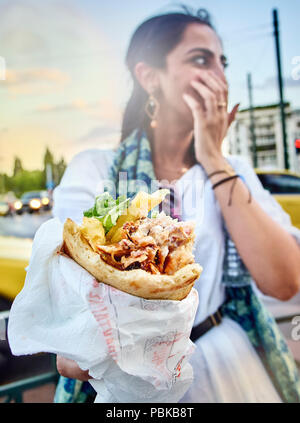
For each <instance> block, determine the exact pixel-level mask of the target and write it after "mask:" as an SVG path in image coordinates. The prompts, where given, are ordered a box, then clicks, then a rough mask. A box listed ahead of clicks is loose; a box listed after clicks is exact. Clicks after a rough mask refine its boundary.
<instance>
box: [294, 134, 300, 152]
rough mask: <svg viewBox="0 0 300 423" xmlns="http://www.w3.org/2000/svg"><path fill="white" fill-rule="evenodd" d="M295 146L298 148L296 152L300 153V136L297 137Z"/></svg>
mask: <svg viewBox="0 0 300 423" xmlns="http://www.w3.org/2000/svg"><path fill="white" fill-rule="evenodd" d="M295 148H296V154H297V155H298V154H299V155H300V138H296V139H295Z"/></svg>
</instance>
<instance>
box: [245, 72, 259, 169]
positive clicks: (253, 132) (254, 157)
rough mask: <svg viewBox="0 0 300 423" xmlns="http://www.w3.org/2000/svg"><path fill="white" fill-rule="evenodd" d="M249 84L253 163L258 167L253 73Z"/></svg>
mask: <svg viewBox="0 0 300 423" xmlns="http://www.w3.org/2000/svg"><path fill="white" fill-rule="evenodd" d="M247 82H248V94H249V114H250V134H251V141H252V161H253V166H254V167H255V168H256V167H257V153H256V135H255V119H254V110H253V98H252V78H251V73H248V75H247Z"/></svg>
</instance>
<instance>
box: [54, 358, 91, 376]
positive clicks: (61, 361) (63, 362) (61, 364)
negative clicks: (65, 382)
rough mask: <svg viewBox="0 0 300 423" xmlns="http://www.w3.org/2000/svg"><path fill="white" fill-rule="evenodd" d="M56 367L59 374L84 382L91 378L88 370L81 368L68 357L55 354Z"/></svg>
mask: <svg viewBox="0 0 300 423" xmlns="http://www.w3.org/2000/svg"><path fill="white" fill-rule="evenodd" d="M56 367H57V371H58V373H59V374H60V375H61V376H64V377H68V378H71V379H78V380H81V381H82V382H86V381H88V380H89V379H91V377H90V376H89V372H88V370H85V371H84V370H81V368H80V367H79V366H78V365H77V363H76V362H75V361H73V360H70V359H68V358H64V357H61V356H59V355H58V356H56Z"/></svg>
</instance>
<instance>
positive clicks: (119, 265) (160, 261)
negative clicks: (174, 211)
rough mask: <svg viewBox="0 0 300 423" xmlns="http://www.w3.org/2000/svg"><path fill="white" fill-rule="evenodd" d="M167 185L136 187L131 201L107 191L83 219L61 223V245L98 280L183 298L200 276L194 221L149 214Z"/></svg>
mask: <svg viewBox="0 0 300 423" xmlns="http://www.w3.org/2000/svg"><path fill="white" fill-rule="evenodd" d="M168 193H169V191H168V190H165V189H163V190H158V191H156V192H155V193H153V194H151V195H150V194H147V193H145V192H143V191H140V192H139V193H138V194H137V195H136V196H135V197H134V198H133V200H132V201H131V202H130V200H129V199H126V198H124V197H121V196H120V197H119V198H117V200H114V199H113V198H112V197H111V196H110V195H109V194H108V193H107V192H105V193H103V194H102V195H100V196H98V197H97V198H96V201H95V205H94V207H92V208H91V209H90V210H88V211H86V212H85V213H84V218H83V223H82V225H81V226H79V225H77V224H76V223H75V222H73V221H72V220H71V219H67V220H66V222H65V224H64V231H63V239H64V245H63V250H64V252H65V253H66V254H68V255H69V256H70V257H71V258H72V259H73V260H75V261H76V262H77V263H78V264H80V265H81V266H82V267H83V268H85V269H86V270H87V271H88V272H89V273H90V274H92V275H93V276H94V277H95V278H96V279H97V280H98V281H99V282H103V283H106V284H108V285H111V286H113V287H114V288H117V289H119V290H121V291H124V292H127V293H128V294H131V295H135V296H138V297H142V298H145V299H161V300H182V299H183V298H185V297H186V296H187V295H188V294H189V292H190V290H191V289H192V287H193V285H194V283H195V281H196V280H197V279H198V278H199V276H200V274H201V272H202V267H201V266H200V265H199V264H197V263H195V261H194V256H193V252H192V250H193V245H194V240H195V233H194V223H193V222H179V221H178V219H172V218H171V217H170V216H167V215H166V214H165V213H164V212H160V213H158V214H156V216H155V217H154V215H152V217H148V213H149V212H150V211H151V210H152V209H153V208H154V207H156V206H157V205H158V204H159V203H161V201H163V199H164V198H165V196H166V195H167V194H168Z"/></svg>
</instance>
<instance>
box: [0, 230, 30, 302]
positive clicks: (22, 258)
mask: <svg viewBox="0 0 300 423" xmlns="http://www.w3.org/2000/svg"><path fill="white" fill-rule="evenodd" d="M31 250H32V239H27V238H16V237H4V236H0V273H1V278H0V297H2V298H5V299H8V300H11V301H12V300H14V298H15V297H16V296H17V294H18V293H19V292H20V291H21V289H22V288H23V285H24V281H25V276H26V270H25V268H26V267H27V266H28V263H29V259H30V255H31Z"/></svg>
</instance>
